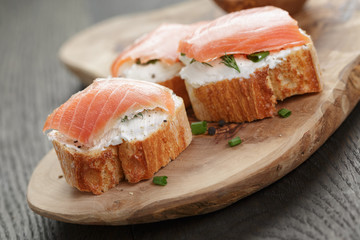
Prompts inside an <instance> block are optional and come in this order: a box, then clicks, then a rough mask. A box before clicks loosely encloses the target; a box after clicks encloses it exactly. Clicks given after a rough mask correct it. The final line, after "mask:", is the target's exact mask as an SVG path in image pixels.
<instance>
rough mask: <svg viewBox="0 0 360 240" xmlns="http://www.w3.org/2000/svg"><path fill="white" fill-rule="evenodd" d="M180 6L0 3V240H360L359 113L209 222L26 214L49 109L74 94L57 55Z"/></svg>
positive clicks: (205, 218) (74, 84) (165, 1)
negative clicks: (115, 24) (125, 21)
mask: <svg viewBox="0 0 360 240" xmlns="http://www.w3.org/2000/svg"><path fill="white" fill-rule="evenodd" d="M174 2H179V0H147V1H141V2H140V1H119V0H109V1H96V0H73V1H68V0H65V1H55V0H53V1H49V0H32V1H26V0H23V1H20V0H19V1H18V0H15V1H14V0H1V1H0V59H1V60H0V63H1V64H0V116H1V117H0V191H1V192H0V239H57V238H59V239H62V238H64V239H78V238H81V239H99V238H118V239H258V238H266V239H268V238H269V239H360V150H359V146H360V107H359V106H357V107H356V108H355V109H354V111H353V112H352V114H351V115H350V116H349V117H348V118H347V120H346V121H345V122H344V123H343V124H342V125H341V126H340V128H339V129H338V130H337V131H336V132H335V133H334V134H333V135H332V136H331V137H330V138H329V139H328V140H327V142H326V143H325V144H324V145H323V146H322V147H321V148H320V149H319V150H318V151H317V152H315V154H314V155H313V156H311V157H310V158H309V159H308V160H307V161H306V162H305V163H304V164H302V165H301V166H300V167H299V168H297V169H296V170H294V171H293V172H292V173H290V174H288V175H287V176H286V177H284V178H282V179H281V180H279V181H278V182H276V183H274V184H272V185H271V186H269V187H267V188H265V189H263V190H261V191H259V192H257V193H255V194H253V195H251V196H249V197H247V198H245V199H243V200H240V201H238V202H237V203H235V204H233V205H231V206H229V207H227V208H225V209H223V210H220V211H217V212H214V213H210V214H206V215H202V216H195V217H188V218H184V219H177V220H169V221H164V222H159V223H151V224H141V225H133V226H116V227H113V226H83V225H75V224H68V223H63V222H58V221H55V220H51V219H47V218H45V217H41V216H39V215H36V214H35V213H33V212H32V211H31V210H30V209H29V207H28V205H27V202H26V188H27V184H28V181H29V179H30V176H31V174H32V171H33V170H34V168H35V167H36V165H37V163H38V162H39V160H40V159H41V158H42V157H43V156H44V155H45V154H46V153H47V152H48V151H49V150H50V149H51V147H52V146H51V143H50V142H49V141H48V140H47V138H46V137H45V136H44V135H43V134H42V132H41V129H42V126H43V123H44V120H45V118H46V116H47V114H49V113H50V112H51V111H52V110H53V109H54V108H55V107H57V106H58V105H60V104H61V103H63V102H64V101H65V100H67V99H68V98H69V97H70V96H71V95H72V94H73V93H75V92H77V91H78V90H80V89H81V88H82V87H83V86H82V85H81V84H80V82H79V81H78V79H76V77H75V76H73V75H72V74H70V73H69V72H68V71H67V70H66V69H65V67H64V66H62V64H61V63H60V61H59V60H58V57H57V51H58V49H59V47H60V46H61V44H62V43H63V42H64V41H66V40H67V39H68V38H69V37H71V36H72V35H74V34H75V33H77V32H78V31H80V30H82V29H84V28H86V27H89V26H91V25H93V24H94V23H97V22H99V21H101V20H104V19H107V18H109V17H112V16H115V15H120V14H126V13H132V12H138V11H143V10H150V9H155V8H158V7H162V6H166V5H169V4H172V3H174Z"/></svg>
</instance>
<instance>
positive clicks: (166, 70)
mask: <svg viewBox="0 0 360 240" xmlns="http://www.w3.org/2000/svg"><path fill="white" fill-rule="evenodd" d="M199 24H200V23H199ZM199 24H193V25H183V24H162V25H160V26H159V27H158V28H156V29H155V30H154V31H152V32H150V33H148V34H146V35H144V36H142V37H140V38H139V39H137V40H136V41H135V42H134V43H133V44H132V45H130V46H128V47H127V48H126V49H125V50H124V51H123V52H121V53H120V54H119V56H118V57H117V58H116V59H115V61H114V62H113V64H112V67H111V73H112V76H113V77H119V76H120V77H126V78H132V79H138V80H144V81H150V82H154V83H158V84H161V85H163V86H166V87H168V88H170V89H172V90H173V91H174V92H175V94H176V95H178V96H180V97H182V98H183V100H184V103H185V107H189V106H190V100H189V97H188V94H187V91H186V88H185V84H184V80H183V79H181V77H180V76H179V72H180V70H181V68H182V67H183V64H182V63H181V62H180V61H179V55H178V52H177V49H178V44H179V41H180V39H182V38H183V37H185V36H187V35H188V34H189V33H191V32H192V31H193V30H194V29H195V28H196V26H198V25H199Z"/></svg>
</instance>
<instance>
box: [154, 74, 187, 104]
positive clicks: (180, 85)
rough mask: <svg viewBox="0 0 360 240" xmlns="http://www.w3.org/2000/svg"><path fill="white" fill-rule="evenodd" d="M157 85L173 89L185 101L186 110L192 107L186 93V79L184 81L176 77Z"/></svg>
mask: <svg viewBox="0 0 360 240" xmlns="http://www.w3.org/2000/svg"><path fill="white" fill-rule="evenodd" d="M157 83H158V84H160V85H163V86H165V87H168V88H170V89H172V90H173V91H174V93H175V94H176V95H177V96H179V97H181V98H182V99H183V100H184V104H185V108H188V107H190V106H191V102H190V99H189V95H188V93H187V91H186V87H185V81H184V79H182V78H181V77H179V76H175V77H173V78H171V79H169V80H166V81H164V82H157Z"/></svg>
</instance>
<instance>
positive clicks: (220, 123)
mask: <svg viewBox="0 0 360 240" xmlns="http://www.w3.org/2000/svg"><path fill="white" fill-rule="evenodd" d="M218 124H219V126H220V127H223V126H224V125H225V121H224V120H223V119H221V120H220V121H219V122H218Z"/></svg>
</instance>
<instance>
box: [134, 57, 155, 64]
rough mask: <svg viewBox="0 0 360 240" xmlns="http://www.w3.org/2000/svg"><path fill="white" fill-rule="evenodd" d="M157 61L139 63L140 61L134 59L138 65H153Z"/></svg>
mask: <svg viewBox="0 0 360 240" xmlns="http://www.w3.org/2000/svg"><path fill="white" fill-rule="evenodd" d="M157 61H159V59H151V60H149V61H147V62H146V63H141V61H140V59H139V58H138V59H136V61H135V63H136V64H138V65H148V64H154V63H156V62H157Z"/></svg>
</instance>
